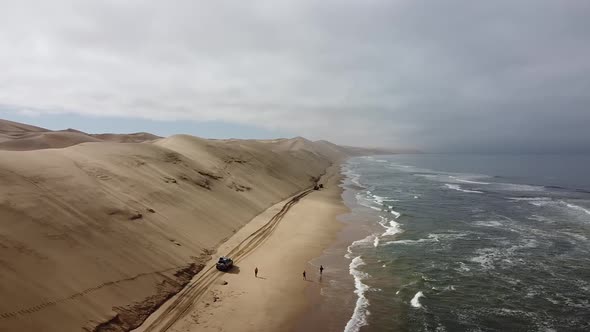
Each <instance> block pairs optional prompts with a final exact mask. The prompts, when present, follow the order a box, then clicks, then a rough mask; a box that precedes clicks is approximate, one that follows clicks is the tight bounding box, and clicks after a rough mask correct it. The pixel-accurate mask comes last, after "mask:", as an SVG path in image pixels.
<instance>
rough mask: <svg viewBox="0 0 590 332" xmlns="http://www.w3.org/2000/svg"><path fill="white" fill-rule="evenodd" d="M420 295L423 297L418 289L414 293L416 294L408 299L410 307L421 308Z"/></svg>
mask: <svg viewBox="0 0 590 332" xmlns="http://www.w3.org/2000/svg"><path fill="white" fill-rule="evenodd" d="M421 297H424V294H422V291H419V292H418V293H416V295H414V297H413V298H412V300H411V301H410V304H412V307H414V308H422V305H421V304H420V298H421Z"/></svg>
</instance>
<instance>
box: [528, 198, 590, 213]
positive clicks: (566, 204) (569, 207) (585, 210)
mask: <svg viewBox="0 0 590 332" xmlns="http://www.w3.org/2000/svg"><path fill="white" fill-rule="evenodd" d="M528 202H529V203H530V204H532V205H534V206H538V207H544V206H552V207H561V208H566V209H567V210H569V211H572V212H573V211H576V212H580V213H582V214H583V215H590V209H589V208H586V207H583V206H580V205H576V204H573V203H571V202H566V201H563V200H559V201H554V200H551V199H544V200H529V201H528Z"/></svg>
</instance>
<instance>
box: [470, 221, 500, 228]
mask: <svg viewBox="0 0 590 332" xmlns="http://www.w3.org/2000/svg"><path fill="white" fill-rule="evenodd" d="M473 224H474V225H477V226H484V227H499V226H502V222H501V221H498V220H476V221H474V222H473Z"/></svg>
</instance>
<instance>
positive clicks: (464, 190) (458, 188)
mask: <svg viewBox="0 0 590 332" xmlns="http://www.w3.org/2000/svg"><path fill="white" fill-rule="evenodd" d="M445 186H446V187H447V188H449V189H453V190H457V191H460V192H464V193H472V194H483V191H479V190H468V189H463V188H461V186H459V185H458V184H451V183H445Z"/></svg>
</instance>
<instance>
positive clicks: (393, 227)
mask: <svg viewBox="0 0 590 332" xmlns="http://www.w3.org/2000/svg"><path fill="white" fill-rule="evenodd" d="M381 226H383V227H384V228H385V232H383V234H381V236H391V235H395V234H398V233H401V232H402V229H401V228H400V224H398V223H397V222H395V221H394V220H390V221H389V224H385V223H381Z"/></svg>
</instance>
